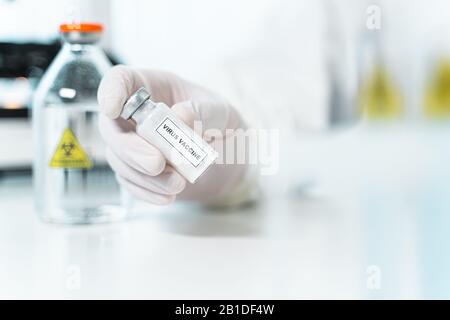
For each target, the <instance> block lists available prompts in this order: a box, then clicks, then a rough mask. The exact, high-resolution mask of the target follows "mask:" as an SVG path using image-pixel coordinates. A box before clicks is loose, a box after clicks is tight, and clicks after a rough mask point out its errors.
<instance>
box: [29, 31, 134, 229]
mask: <svg viewBox="0 0 450 320" xmlns="http://www.w3.org/2000/svg"><path fill="white" fill-rule="evenodd" d="M60 32H61V35H62V38H63V41H64V44H63V47H62V49H61V51H60V52H59V54H58V55H57V56H56V58H55V60H54V61H53V62H52V64H51V65H50V67H49V69H48V71H47V72H46V74H45V75H44V77H43V78H42V80H41V82H40V84H39V86H38V88H37V91H36V94H35V98H34V102H33V136H34V149H35V153H34V164H33V174H34V185H35V204H36V209H37V212H38V214H39V216H40V217H41V218H42V219H43V220H45V221H50V222H58V223H96V222H109V221H117V220H120V219H122V218H125V217H126V215H127V209H126V206H125V204H124V201H125V197H124V196H123V195H122V194H121V190H120V187H119V186H118V184H117V182H116V180H115V177H114V174H113V172H112V170H111V169H110V168H109V166H108V164H107V162H106V160H105V146H104V144H103V141H102V139H101V136H100V133H99V132H98V126H97V122H98V116H99V113H98V106H97V99H96V96H97V88H98V86H99V83H100V80H101V78H102V75H103V74H104V73H105V71H106V70H107V69H108V68H110V67H111V63H110V62H109V60H108V59H107V57H106V55H105V54H104V53H103V51H102V50H101V49H100V47H99V46H97V42H98V40H99V39H100V37H101V32H102V25H100V24H64V25H61V26H60Z"/></svg>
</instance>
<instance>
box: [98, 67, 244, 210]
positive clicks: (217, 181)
mask: <svg viewBox="0 0 450 320" xmlns="http://www.w3.org/2000/svg"><path fill="white" fill-rule="evenodd" d="M140 87H145V88H146V89H147V90H148V91H149V92H151V94H152V100H153V101H155V102H164V103H165V104H167V105H168V106H172V110H173V111H174V112H175V113H176V114H177V115H178V116H179V117H180V118H181V119H182V120H183V121H184V122H185V123H187V124H188V125H189V126H191V127H192V126H193V123H194V121H197V120H200V121H202V125H203V132H204V133H206V135H204V139H205V140H206V141H208V140H210V139H211V137H208V136H207V132H208V129H212V128H214V129H218V130H220V131H221V132H222V133H223V139H234V138H235V137H234V136H233V135H228V136H227V137H225V130H226V129H238V128H243V129H244V128H245V124H244V123H243V121H242V119H241V117H240V116H239V114H238V112H237V111H236V110H235V109H234V108H233V107H232V106H230V105H229V104H228V103H227V102H226V101H225V100H223V99H222V98H220V97H218V96H217V95H215V94H213V93H211V92H210V91H208V90H206V89H204V88H202V87H199V86H197V85H195V84H192V83H190V82H187V81H185V80H183V79H181V78H179V77H178V76H176V75H174V74H171V73H167V72H161V71H150V70H137V69H133V68H130V67H126V66H116V67H114V68H112V69H111V70H110V71H109V72H108V73H107V74H106V75H105V76H104V78H103V80H102V82H101V84H100V87H99V90H98V102H99V105H100V110H101V111H102V113H103V114H104V115H102V116H101V117H100V124H99V125H100V132H101V134H102V136H103V138H104V140H105V142H106V144H107V146H108V149H107V159H108V162H109V164H110V165H111V167H112V169H113V170H114V171H115V172H116V177H117V179H118V181H119V183H120V184H121V185H122V186H123V187H125V188H126V189H127V190H128V191H129V192H131V193H132V194H133V195H135V196H136V197H138V198H140V199H143V200H146V201H148V202H151V203H154V204H169V203H171V202H172V201H174V200H175V198H176V197H178V198H180V199H184V200H192V201H197V202H200V203H203V204H215V203H217V204H224V202H225V203H226V202H230V203H236V202H241V201H243V200H245V198H246V195H245V194H244V193H246V192H248V189H249V188H248V184H249V182H248V180H249V179H248V174H247V171H248V166H247V165H245V164H214V165H213V166H212V167H211V168H210V169H208V171H207V172H206V173H205V174H204V175H203V176H201V177H200V178H199V179H198V180H197V182H196V183H195V184H190V183H189V182H187V181H186V180H185V179H184V178H183V177H182V176H181V175H180V174H179V173H178V172H176V171H175V170H174V169H173V168H172V167H171V166H170V165H168V164H167V163H166V160H165V159H164V157H163V155H162V153H161V152H160V151H159V150H158V149H156V148H155V147H154V146H152V145H151V144H149V143H148V142H147V141H145V140H144V139H142V138H141V137H139V136H138V135H137V134H136V133H135V126H134V124H132V123H131V122H130V121H126V120H123V119H121V118H119V116H120V113H121V111H122V107H123V105H124V103H125V101H126V100H127V99H128V97H130V96H131V95H132V94H133V93H134V92H135V91H136V90H137V89H139V88H140ZM214 145H215V144H213V146H214ZM223 145H226V143H223ZM216 151H218V152H219V154H220V155H219V159H221V157H223V156H224V155H223V152H226V150H225V151H224V150H216ZM238 152H246V151H245V150H239V151H238ZM222 159H225V158H224V157H223V158H222Z"/></svg>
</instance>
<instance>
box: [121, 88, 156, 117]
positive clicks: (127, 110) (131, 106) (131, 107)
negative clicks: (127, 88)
mask: <svg viewBox="0 0 450 320" xmlns="http://www.w3.org/2000/svg"><path fill="white" fill-rule="evenodd" d="M149 99H150V93H149V92H148V91H147V90H145V88H144V87H142V88H139V89H138V90H137V91H136V92H135V93H133V94H132V95H131V96H130V97H129V98H128V100H127V101H126V102H125V104H124V106H123V109H122V112H121V113H120V117H122V118H124V119H125V120H128V119H130V118H131V117H132V116H133V114H134V113H135V112H136V111H137V110H138V109H139V108H140V107H141V106H142V105H143V104H144V102H146V101H147V100H149Z"/></svg>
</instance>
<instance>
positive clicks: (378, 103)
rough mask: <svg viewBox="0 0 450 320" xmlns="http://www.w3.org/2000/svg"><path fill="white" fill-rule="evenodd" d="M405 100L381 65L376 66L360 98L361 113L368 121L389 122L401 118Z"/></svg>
mask: <svg viewBox="0 0 450 320" xmlns="http://www.w3.org/2000/svg"><path fill="white" fill-rule="evenodd" d="M402 104H403V99H402V96H401V94H400V90H399V89H398V88H397V86H396V85H395V83H394V82H393V81H392V79H391V78H390V75H389V72H388V71H387V70H386V68H385V67H384V66H382V65H381V64H376V65H375V66H374V68H373V70H372V72H371V73H370V74H369V77H368V78H367V79H366V81H365V82H363V84H362V87H361V90H360V93H359V97H358V105H359V112H360V113H361V114H362V115H363V116H365V117H366V118H368V119H377V120H388V119H397V118H399V117H400V116H401V114H402V112H403V110H402Z"/></svg>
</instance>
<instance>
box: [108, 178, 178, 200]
mask: <svg viewBox="0 0 450 320" xmlns="http://www.w3.org/2000/svg"><path fill="white" fill-rule="evenodd" d="M116 179H117V181H118V182H119V184H120V185H121V186H122V187H124V188H125V189H126V190H128V191H129V192H130V193H131V194H132V195H133V196H135V197H136V198H138V199H141V200H144V201H147V202H150V203H153V204H158V205H167V204H170V203H172V202H173V201H175V197H176V196H174V195H164V194H159V193H156V192H152V191H149V190H147V189H144V188H142V187H140V186H138V185H136V184H134V183H133V182H131V181H129V180H128V179H126V178H124V177H122V176H120V175H119V174H116Z"/></svg>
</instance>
